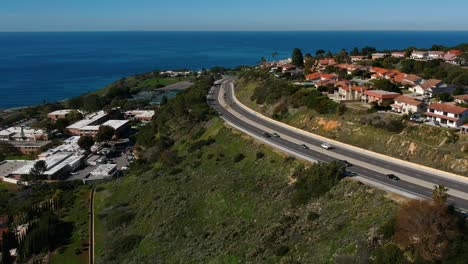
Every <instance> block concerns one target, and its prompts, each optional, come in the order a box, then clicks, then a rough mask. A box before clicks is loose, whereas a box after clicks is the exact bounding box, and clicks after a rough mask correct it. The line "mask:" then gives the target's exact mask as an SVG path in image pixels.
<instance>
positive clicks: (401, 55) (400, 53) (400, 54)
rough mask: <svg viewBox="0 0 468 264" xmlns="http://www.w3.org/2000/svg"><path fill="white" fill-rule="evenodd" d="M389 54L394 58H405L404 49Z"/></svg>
mask: <svg viewBox="0 0 468 264" xmlns="http://www.w3.org/2000/svg"><path fill="white" fill-rule="evenodd" d="M391 56H392V57H394V58H405V57H406V52H404V51H394V52H392V53H391Z"/></svg>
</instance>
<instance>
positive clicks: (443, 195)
mask: <svg viewBox="0 0 468 264" xmlns="http://www.w3.org/2000/svg"><path fill="white" fill-rule="evenodd" d="M447 191H448V189H447V188H446V187H445V186H443V185H440V184H439V185H436V186H435V187H434V190H433V191H432V200H433V201H434V202H436V203H441V204H445V202H447V198H448V194H447Z"/></svg>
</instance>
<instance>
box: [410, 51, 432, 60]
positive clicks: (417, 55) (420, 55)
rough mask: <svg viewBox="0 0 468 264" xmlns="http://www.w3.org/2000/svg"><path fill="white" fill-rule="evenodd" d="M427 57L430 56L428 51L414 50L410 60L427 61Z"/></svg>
mask: <svg viewBox="0 0 468 264" xmlns="http://www.w3.org/2000/svg"><path fill="white" fill-rule="evenodd" d="M427 56H428V53H427V51H418V50H414V51H413V53H411V56H410V58H411V59H413V60H426V59H427Z"/></svg>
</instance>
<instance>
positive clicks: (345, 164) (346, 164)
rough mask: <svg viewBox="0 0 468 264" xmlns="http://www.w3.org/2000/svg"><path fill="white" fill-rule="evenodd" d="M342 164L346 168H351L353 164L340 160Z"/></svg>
mask: <svg viewBox="0 0 468 264" xmlns="http://www.w3.org/2000/svg"><path fill="white" fill-rule="evenodd" d="M340 162H341V163H342V164H343V165H344V166H345V167H351V166H353V164H351V163H349V162H348V161H347V160H340Z"/></svg>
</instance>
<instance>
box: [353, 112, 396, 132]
mask: <svg viewBox="0 0 468 264" xmlns="http://www.w3.org/2000/svg"><path fill="white" fill-rule="evenodd" d="M361 124H362V125H370V126H373V127H376V128H382V129H385V130H388V131H390V132H396V133H399V132H401V131H402V130H403V129H404V128H405V125H404V124H403V121H402V120H401V119H395V118H393V117H389V116H385V115H382V114H373V115H367V116H364V117H362V118H361Z"/></svg>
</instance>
